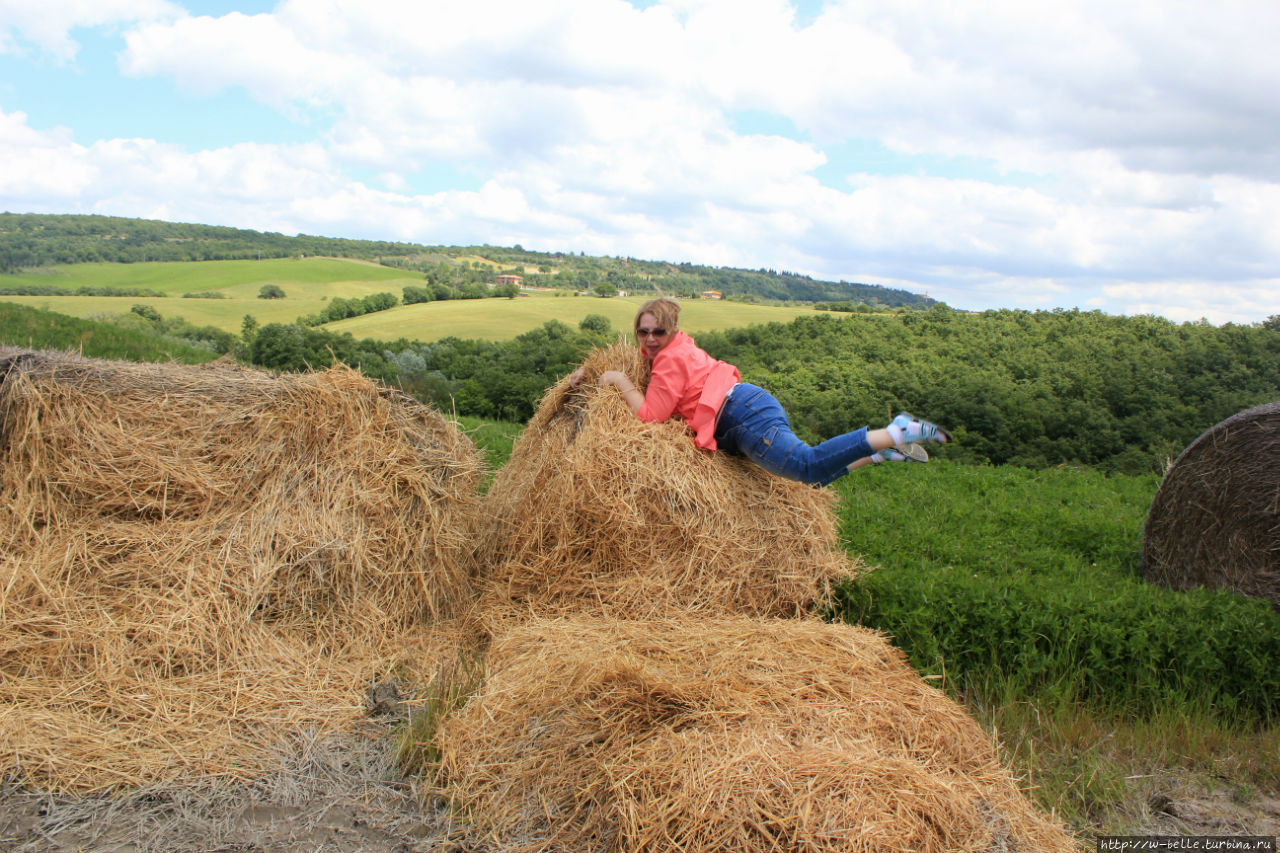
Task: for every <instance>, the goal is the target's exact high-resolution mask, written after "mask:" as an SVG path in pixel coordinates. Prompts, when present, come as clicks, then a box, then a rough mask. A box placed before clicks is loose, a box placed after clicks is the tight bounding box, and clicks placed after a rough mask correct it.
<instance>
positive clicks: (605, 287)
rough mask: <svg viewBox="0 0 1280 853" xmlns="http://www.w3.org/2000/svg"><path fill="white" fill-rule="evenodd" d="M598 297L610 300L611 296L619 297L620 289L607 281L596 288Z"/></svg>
mask: <svg viewBox="0 0 1280 853" xmlns="http://www.w3.org/2000/svg"><path fill="white" fill-rule="evenodd" d="M595 290H596V295H597V296H601V297H603V298H605V299H608V298H609V297H611V296H617V295H618V288H616V287H614V286H613V285H612V284H610V283H609V282H607V281H602V282H600V283H599V284H597V285H596V287H595Z"/></svg>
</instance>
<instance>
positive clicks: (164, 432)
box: [0, 353, 483, 790]
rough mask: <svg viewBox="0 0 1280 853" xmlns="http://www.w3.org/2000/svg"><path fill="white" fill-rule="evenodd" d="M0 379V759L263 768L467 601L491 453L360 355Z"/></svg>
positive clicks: (37, 365)
mask: <svg viewBox="0 0 1280 853" xmlns="http://www.w3.org/2000/svg"><path fill="white" fill-rule="evenodd" d="M0 376H3V384H2V385H0V424H2V428H3V440H2V443H0V480H2V482H3V487H4V493H5V498H6V500H5V504H4V506H3V507H2V508H0V551H2V552H3V556H2V557H0V618H2V619H3V624H4V632H3V634H2V635H0V772H14V773H16V774H18V775H20V776H23V777H24V778H25V779H27V780H28V781H29V782H31V783H32V784H35V785H38V786H41V787H48V788H54V789H80V790H86V789H89V790H91V789H100V788H106V787H112V786H116V785H132V784H139V783H142V782H147V781H157V780H163V779H165V778H168V777H172V776H177V775H182V774H187V773H203V774H209V775H214V776H218V775H225V776H245V775H251V774H253V773H255V772H258V770H259V769H260V768H261V765H262V762H263V761H266V760H268V757H269V756H270V755H272V754H273V750H274V748H275V747H276V745H277V739H279V738H281V737H282V736H283V735H284V734H285V733H286V732H288V731H296V730H298V729H303V728H307V727H316V728H321V729H323V728H328V727H332V726H336V725H340V724H341V723H343V722H347V721H350V720H351V719H353V718H354V717H355V716H357V715H358V714H359V713H360V712H361V710H362V708H363V704H364V699H363V697H364V693H365V691H366V689H367V688H368V686H369V682H370V680H372V679H374V678H379V677H384V676H385V675H386V673H387V672H388V670H389V669H390V668H391V667H393V666H395V663H396V661H397V660H398V659H399V657H400V655H401V653H402V651H403V650H402V649H401V648H399V646H400V645H401V644H402V641H403V642H406V643H410V644H412V645H414V646H415V647H417V648H418V650H417V651H416V652H415V654H417V653H422V652H421V646H422V645H423V644H424V643H425V644H427V645H428V646H431V645H432V644H433V643H436V642H437V640H438V639H439V638H435V639H433V638H431V637H429V636H427V635H425V634H423V635H420V634H418V633H416V626H419V625H421V624H423V623H424V621H430V620H441V619H444V618H446V617H449V616H451V615H452V614H454V613H456V612H458V611H459V610H460V609H462V608H463V607H464V606H466V605H469V604H470V603H471V602H472V601H473V600H474V590H473V587H472V580H473V575H474V572H473V569H472V563H471V562H470V558H469V550H470V541H471V536H472V533H473V527H474V524H475V516H476V511H477V509H478V506H479V494H478V483H479V478H480V476H481V474H482V471H483V466H482V462H481V460H480V457H479V455H478V454H477V453H476V451H475V449H474V447H473V446H472V445H471V443H470V441H469V440H468V439H467V438H466V436H465V435H463V434H462V433H461V432H460V431H459V430H458V429H457V428H456V426H455V425H454V424H452V423H451V422H449V421H446V420H445V419H444V418H442V417H441V416H440V415H439V414H437V413H436V412H434V411H432V410H431V409H429V408H427V407H425V406H422V405H420V404H418V403H416V402H415V401H413V400H411V399H410V398H407V397H404V396H403V395H399V394H397V393H394V392H391V391H389V390H387V389H385V388H382V387H379V386H377V385H376V384H374V383H372V382H370V381H369V380H367V379H365V378H363V377H362V376H360V375H359V374H358V373H356V372H354V371H351V370H348V369H345V368H335V369H333V370H330V371H328V372H325V373H313V374H304V375H286V376H273V375H270V374H267V373H264V372H260V371H255V370H248V369H244V368H239V367H235V366H229V365H225V364H214V365H206V366H201V367H187V366H181V365H173V364H170V365H155V364H146V365H141V364H127V363H113V362H103V361H90V360H86V359H81V358H77V357H74V356H69V355H61V354H51V353H25V354H21V355H17V356H10V357H9V358H7V359H5V360H4V363H3V365H0ZM411 630H413V631H414V632H415V633H413V634H412V635H410V634H408V633H406V632H410V631H411ZM402 635H403V636H402ZM445 644H446V645H448V642H446V643H445ZM425 654H427V655H429V654H430V653H429V652H428V653H425Z"/></svg>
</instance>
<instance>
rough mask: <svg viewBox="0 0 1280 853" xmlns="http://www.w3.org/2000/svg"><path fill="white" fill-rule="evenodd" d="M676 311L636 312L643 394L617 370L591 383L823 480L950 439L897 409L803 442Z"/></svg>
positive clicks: (765, 461)
mask: <svg viewBox="0 0 1280 853" xmlns="http://www.w3.org/2000/svg"><path fill="white" fill-rule="evenodd" d="M679 316H680V306H679V305H678V304H677V303H676V302H674V301H673V300H671V299H666V298H661V299H651V300H649V301H648V302H646V303H645V304H644V305H641V306H640V310H639V311H637V312H636V317H635V322H634V330H635V336H636V344H637V345H638V346H639V347H640V351H641V353H642V354H643V355H644V357H645V358H646V359H647V360H648V361H649V363H650V374H649V386H648V388H647V389H646V391H645V392H644V393H643V394H642V393H640V390H639V389H638V388H636V387H635V385H634V384H632V382H631V380H630V379H628V378H627V375H626V374H625V373H622V372H621V371H618V370H608V371H605V372H604V373H603V374H601V376H600V379H599V384H600V386H601V387H603V386H606V385H612V386H613V387H615V388H617V389H618V391H620V392H621V393H622V397H623V399H624V400H626V402H627V405H628V406H629V407H630V408H631V411H632V412H634V413H635V415H636V417H637V418H639V419H640V420H642V421H646V422H650V423H657V422H661V421H665V420H667V419H668V418H670V417H672V416H673V415H678V416H680V417H681V418H683V419H684V422H685V423H686V424H687V425H688V426H689V428H690V429H691V430H693V434H694V439H693V440H694V443H695V444H696V445H697V446H698V447H701V448H703V449H705V450H710V451H715V450H723V451H725V452H726V453H735V454H739V455H742V456H746V457H747V458H748V459H751V460H752V461H753V462H755V463H756V464H757V465H759V466H760V467H762V468H764V469H765V470H767V471H770V472H772V473H774V474H778V475H779V476H782V477H787V478H789V479H792V480H799V481H801V482H804V483H812V484H814V485H822V486H825V485H827V484H828V483H831V482H833V481H835V480H836V479H838V478H839V477H841V476H843V475H844V474H846V473H848V472H849V471H852V470H854V469H856V468H859V467H861V466H862V465H866V464H870V463H873V462H883V461H890V460H891V461H916V462H927V461H928V460H929V454H928V453H927V452H926V451H925V449H924V448H923V447H921V446H920V445H921V444H923V443H929V442H934V443H939V444H941V443H944V442H947V441H950V440H951V436H950V435H949V434H948V433H947V431H946V430H944V429H942V428H941V427H939V426H937V425H935V424H932V423H929V422H928V421H922V420H920V419H919V418H916V417H914V416H912V415H909V414H907V413H906V412H902V413H900V414H899V415H898V416H897V417H895V418H894V419H893V421H891V422H890V423H889V425H888V426H886V427H884V428H883V429H875V430H869V429H868V428H866V427H862V428H861V429H857V430H854V431H853V432H848V433H845V434H844V435H839V436H836V437H835V438H831V439H828V440H826V441H824V442H822V443H821V444H818V445H816V446H813V447H810V446H809V445H807V444H805V443H804V442H803V441H801V440H800V439H799V438H797V437H796V435H795V433H794V432H792V430H791V423H790V421H789V420H788V418H787V413H786V412H785V411H783V409H782V406H781V405H780V404H779V403H778V401H777V400H776V399H774V397H773V395H772V394H770V393H769V392H768V391H766V390H764V389H763V388H760V387H758V386H755V385H752V384H750V383H746V382H742V381H741V377H740V376H739V375H738V369H737V368H736V367H734V366H733V365H732V364H729V363H728V362H724V361H720V360H718V359H715V358H712V357H711V356H710V355H708V354H707V353H706V352H705V351H704V350H702V349H700V348H699V347H698V345H697V344H696V343H694V340H693V338H691V337H689V336H688V335H687V334H685V333H684V332H682V331H680V328H679ZM580 381H582V368H579V369H578V370H576V371H574V373H573V375H572V376H570V377H569V382H570V384H571V385H577V384H578V383H579V382H580Z"/></svg>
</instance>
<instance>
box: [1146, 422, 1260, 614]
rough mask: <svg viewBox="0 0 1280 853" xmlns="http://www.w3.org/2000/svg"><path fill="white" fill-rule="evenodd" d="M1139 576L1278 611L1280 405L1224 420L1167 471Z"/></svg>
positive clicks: (1153, 508)
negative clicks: (1263, 603) (1226, 593)
mask: <svg viewBox="0 0 1280 853" xmlns="http://www.w3.org/2000/svg"><path fill="white" fill-rule="evenodd" d="M1142 571H1143V575H1144V576H1145V577H1146V578H1147V580H1149V581H1152V582H1154V583H1159V584H1162V585H1164V586H1167V587H1171V588H1173V589H1193V588H1196V587H1224V588H1226V589H1231V590H1235V591H1236V592H1239V593H1242V594H1244V595H1249V596H1253V597H1255V598H1262V599H1265V600H1267V601H1270V602H1271V603H1272V605H1273V606H1276V607H1280V402H1277V403H1268V404H1267V405H1265V406H1258V407H1257V408H1253V409H1248V410H1246V411H1243V412H1240V413H1239V414H1236V415H1233V416H1232V417H1230V418H1227V419H1226V420H1225V421H1223V422H1222V423H1220V424H1218V425H1217V426H1215V427H1213V429H1211V430H1209V431H1208V432H1206V433H1204V434H1203V435H1201V436H1200V437H1199V438H1197V439H1196V440H1195V441H1193V442H1192V443H1191V444H1190V445H1189V446H1188V447H1187V448H1186V450H1184V451H1182V453H1181V454H1180V455H1179V456H1178V458H1177V459H1176V460H1175V461H1174V463H1173V466H1172V467H1171V468H1170V469H1169V471H1168V473H1166V474H1165V477H1164V481H1163V482H1161V484H1160V489H1159V491H1157V492H1156V496H1155V499H1154V500H1153V501H1152V502H1151V510H1150V511H1149V512H1148V514H1147V522H1146V526H1145V529H1144V531H1143V542H1142Z"/></svg>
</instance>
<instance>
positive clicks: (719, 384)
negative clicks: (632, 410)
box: [636, 332, 740, 450]
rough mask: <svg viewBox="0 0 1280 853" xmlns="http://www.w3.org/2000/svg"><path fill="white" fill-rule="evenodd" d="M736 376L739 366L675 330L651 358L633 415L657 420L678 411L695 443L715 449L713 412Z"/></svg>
mask: <svg viewBox="0 0 1280 853" xmlns="http://www.w3.org/2000/svg"><path fill="white" fill-rule="evenodd" d="M646 357H647V356H646ZM739 378H740V377H739V376H738V368H736V367H734V366H733V365H732V364H729V363H728V362H726V361H720V360H719V359H714V358H712V357H711V356H709V355H707V353H706V352H704V351H703V350H701V349H699V348H698V345H697V344H696V343H694V341H693V338H691V337H689V336H688V335H686V334H685V333H684V332H676V334H675V337H674V338H672V340H671V343H669V344H667V345H666V346H665V347H663V348H662V349H660V350H658V354H657V355H655V356H654V357H653V363H652V365H651V366H650V371H649V387H648V388H647V389H645V392H644V404H643V405H642V406H640V411H638V412H636V417H638V418H639V419H640V420H642V421H648V422H650V423H660V422H662V421H665V420H666V419H667V418H669V417H671V416H672V415H673V414H677V415H679V416H680V417H681V418H683V419H684V422H685V423H686V424H688V425H689V428H690V429H692V430H693V434H694V438H693V443H694V444H696V445H698V446H699V447H701V448H704V449H706V450H715V449H716V437H715V431H716V413H717V412H719V411H720V404H721V403H723V402H724V398H725V396H726V395H727V394H728V393H729V389H730V388H732V387H733V386H734V385H736V384H737V383H738V380H739Z"/></svg>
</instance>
